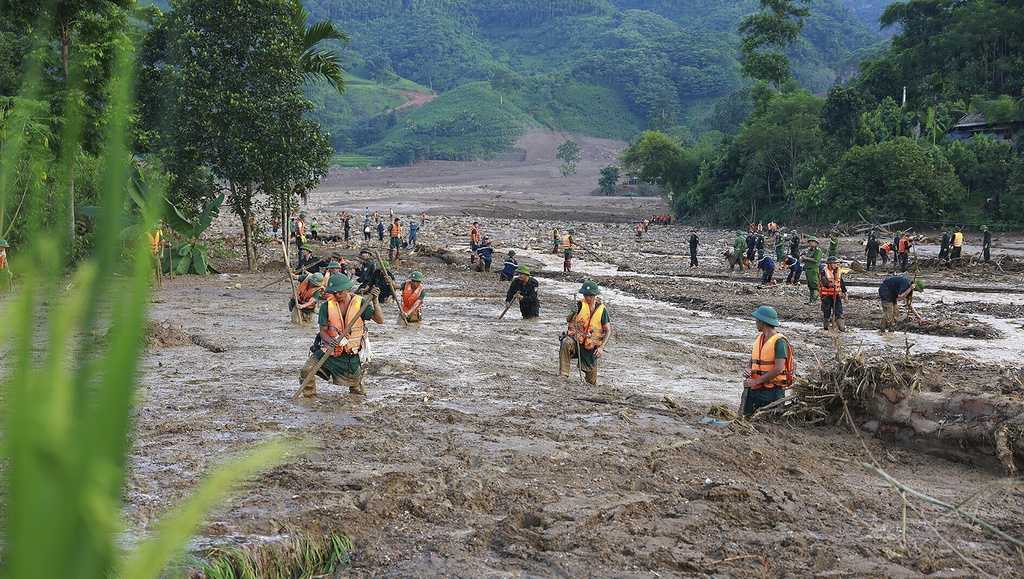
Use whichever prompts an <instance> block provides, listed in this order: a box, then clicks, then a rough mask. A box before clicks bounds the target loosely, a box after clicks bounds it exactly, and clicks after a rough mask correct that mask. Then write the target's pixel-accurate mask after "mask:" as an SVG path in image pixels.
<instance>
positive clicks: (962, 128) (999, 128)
mask: <svg viewBox="0 0 1024 579" xmlns="http://www.w3.org/2000/svg"><path fill="white" fill-rule="evenodd" d="M1020 131H1024V121H1004V122H998V123H995V122H989V121H988V120H987V119H986V118H985V115H983V114H981V113H968V114H966V115H964V117H963V118H962V119H960V121H959V122H957V124H955V125H953V128H951V129H949V137H950V138H951V139H953V140H955V141H966V140H967V139H970V138H971V137H973V136H975V135H988V136H990V137H995V138H997V139H1002V140H1004V141H1010V140H1012V139H1013V136H1014V135H1015V134H1017V133H1018V132H1020Z"/></svg>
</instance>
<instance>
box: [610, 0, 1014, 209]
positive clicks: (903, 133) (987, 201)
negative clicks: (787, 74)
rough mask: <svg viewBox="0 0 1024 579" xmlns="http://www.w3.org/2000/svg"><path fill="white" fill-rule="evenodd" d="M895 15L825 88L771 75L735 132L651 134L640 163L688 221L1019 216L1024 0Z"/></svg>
mask: <svg viewBox="0 0 1024 579" xmlns="http://www.w3.org/2000/svg"><path fill="white" fill-rule="evenodd" d="M882 21H883V24H885V25H886V28H887V29H891V30H893V31H894V32H893V33H894V36H893V38H892V41H891V43H889V44H888V45H887V46H885V47H884V49H882V50H877V51H875V52H874V54H872V55H870V56H869V57H867V58H865V59H863V60H862V61H861V62H860V66H859V72H858V73H857V74H856V75H854V76H853V77H852V78H850V79H849V80H848V81H847V82H845V83H844V84H841V85H836V86H834V87H832V88H831V89H830V90H829V91H828V95H827V97H826V98H822V97H821V96H820V95H815V94H811V93H809V92H807V91H802V90H798V89H796V88H795V87H792V86H781V87H778V88H770V87H768V85H767V84H759V85H757V87H758V88H757V90H756V91H755V94H754V103H755V104H754V107H753V109H752V111H751V113H750V115H749V116H747V117H746V118H745V120H744V121H743V123H742V124H741V126H740V128H739V130H738V131H737V132H736V133H735V134H733V135H729V136H726V137H725V138H722V139H721V140H718V141H714V142H712V141H708V140H704V141H702V142H698V143H696V144H694V145H691V144H687V143H685V142H681V141H679V140H678V139H674V138H673V136H672V135H666V134H664V133H661V132H648V133H645V134H644V135H643V136H642V137H641V138H639V139H637V140H636V141H635V142H634V143H633V145H631V147H630V148H629V149H628V150H627V152H626V154H625V155H624V160H625V162H626V165H627V170H628V171H630V172H633V173H635V174H638V175H641V176H642V178H644V179H645V180H648V181H651V182H654V183H657V184H660V185H662V186H663V187H664V188H665V189H666V190H668V191H670V197H671V199H672V201H673V203H674V204H675V207H676V211H677V213H678V214H680V215H685V216H687V217H688V218H705V219H708V220H710V221H716V222H724V223H739V222H745V221H750V220H753V219H755V218H761V217H764V218H766V219H782V220H786V221H792V220H794V219H807V220H809V221H817V222H820V221H821V220H832V221H846V220H850V219H854V218H858V219H859V218H862V217H867V218H869V219H871V218H875V219H877V220H878V221H886V220H889V219H900V218H904V219H908V220H912V221H913V222H915V223H917V224H922V225H931V226H936V225H948V224H950V223H966V224H973V225H982V224H986V223H987V224H997V225H1001V226H1006V227H1018V226H1019V224H1020V223H1021V222H1022V219H1024V157H1022V151H1024V92H1022V89H1021V87H1022V86H1024V63H1022V61H1021V54H1024V34H1022V31H1024V2H1021V1H1020V0H908V1H906V2H902V3H897V4H893V5H891V6H889V7H888V8H887V9H886V10H885V11H884V13H883V16H882ZM904 94H905V95H906V101H905V102H903V99H902V97H903V95H904ZM968 114H969V115H970V116H969V117H968V118H970V119H971V124H970V125H969V126H967V127H963V126H961V127H960V128H959V129H956V130H953V129H955V128H956V127H957V124H958V122H959V121H961V120H962V119H964V118H965V116H966V115H968Z"/></svg>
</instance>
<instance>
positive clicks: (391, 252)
mask: <svg viewBox="0 0 1024 579" xmlns="http://www.w3.org/2000/svg"><path fill="white" fill-rule="evenodd" d="M389 233H390V236H389V237H388V260H390V261H395V262H397V261H398V260H399V259H400V258H401V256H402V222H401V221H400V220H399V219H398V218H397V217H395V220H394V221H392V222H391V228H390V229H389Z"/></svg>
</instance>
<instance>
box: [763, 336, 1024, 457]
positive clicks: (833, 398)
mask: <svg viewBox="0 0 1024 579" xmlns="http://www.w3.org/2000/svg"><path fill="white" fill-rule="evenodd" d="M922 376H923V372H922V367H921V365H919V364H917V363H915V362H913V361H912V360H909V359H906V358H903V359H900V360H892V359H889V358H880V357H866V356H864V355H863V354H856V355H848V356H845V357H843V358H841V359H839V360H835V361H830V362H827V363H823V364H821V365H820V366H819V368H818V369H817V371H815V372H813V373H812V375H811V376H809V377H802V378H799V379H798V380H797V382H796V384H795V385H794V387H793V390H792V392H791V393H790V395H789V396H787V397H786V398H784V399H782V400H780V401H778V402H776V403H774V404H772V405H770V406H768V407H765V408H763V409H761V410H760V411H758V413H757V415H755V419H765V418H767V419H777V420H785V421H791V422H799V423H805V424H808V423H809V424H835V423H838V422H839V421H842V420H846V421H849V422H850V423H851V424H857V425H858V426H859V428H860V429H861V430H864V431H867V432H871V433H875V434H877V435H879V436H882V437H888V438H893V439H898V440H901V441H903V442H907V443H911V444H921V445H923V446H926V447H928V448H930V449H933V448H934V449H936V450H941V451H943V452H944V454H947V455H958V454H960V453H963V452H964V451H968V455H984V456H989V457H995V458H997V459H998V460H999V462H1000V463H1002V465H1003V466H1004V467H1005V468H1006V471H1007V472H1008V473H1009V474H1010V475H1011V476H1015V475H1016V474H1017V472H1018V469H1017V462H1016V461H1017V460H1024V403H1022V402H1021V401H1019V400H1014V399H1009V398H1005V397H1001V396H999V395H998V394H990V393H985V394H963V393H953V394H943V393H935V392H925V391H923V390H922V388H921V386H922V383H923V378H922Z"/></svg>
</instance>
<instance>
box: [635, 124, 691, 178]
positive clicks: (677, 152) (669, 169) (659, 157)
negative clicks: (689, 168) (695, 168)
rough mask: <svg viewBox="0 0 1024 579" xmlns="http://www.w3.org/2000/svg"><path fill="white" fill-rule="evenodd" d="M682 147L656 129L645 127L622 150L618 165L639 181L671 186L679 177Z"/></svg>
mask: <svg viewBox="0 0 1024 579" xmlns="http://www.w3.org/2000/svg"><path fill="white" fill-rule="evenodd" d="M682 161H683V147H682V145H680V144H679V143H678V142H677V141H676V140H674V139H673V138H672V137H669V136H668V135H666V134H665V133H662V132H659V131H646V132H644V133H643V134H641V135H640V138H638V139H637V140H636V141H635V142H634V143H633V144H632V145H630V146H629V147H628V148H627V149H626V150H625V151H623V152H622V167H623V168H624V169H625V170H626V172H627V173H629V174H630V175H635V176H636V178H637V179H639V180H640V181H641V182H643V183H651V184H653V185H658V186H660V187H663V188H665V189H666V190H672V189H674V188H675V187H676V185H677V184H678V183H679V181H680V175H681V173H682Z"/></svg>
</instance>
